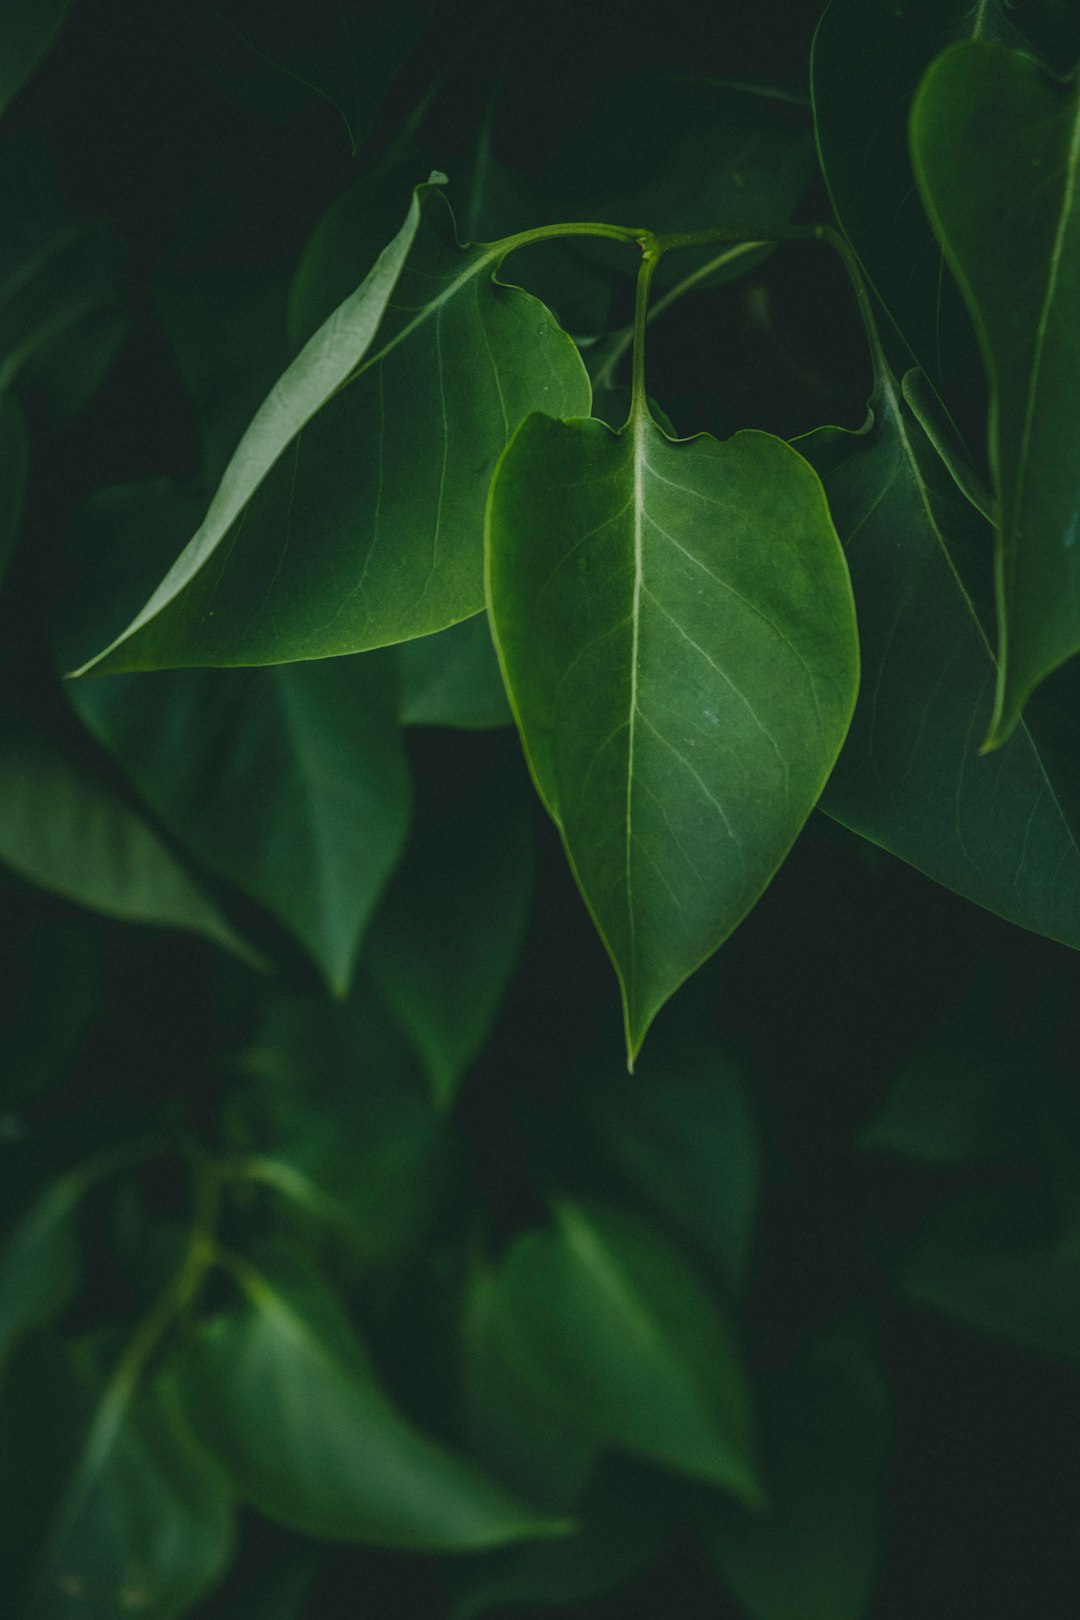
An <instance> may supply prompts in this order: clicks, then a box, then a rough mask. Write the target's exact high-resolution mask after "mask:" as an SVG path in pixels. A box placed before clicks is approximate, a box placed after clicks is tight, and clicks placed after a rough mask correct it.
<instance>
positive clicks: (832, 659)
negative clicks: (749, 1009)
mask: <svg viewBox="0 0 1080 1620" xmlns="http://www.w3.org/2000/svg"><path fill="white" fill-rule="evenodd" d="M488 578H489V599H490V613H491V620H492V626H493V634H494V637H495V643H496V647H497V649H498V652H499V657H500V660H501V662H502V667H503V675H504V678H505V680H506V684H507V690H508V691H509V693H510V698H511V703H512V705H513V708H514V710H515V716H516V719H517V722H518V725H519V728H520V730H521V734H522V739H523V742H524V746H525V751H526V754H527V756H528V759H529V764H530V767H531V769H532V772H533V776H534V778H535V781H536V784H537V787H538V789H539V792H540V795H541V797H542V798H543V800H544V802H545V804H546V805H547V807H548V809H549V811H550V812H551V814H552V816H553V818H554V819H555V821H556V823H557V825H558V826H559V829H560V831H561V833H562V836H563V840H564V843H565V845H566V849H567V853H568V855H569V858H570V862H571V865H572V866H573V869H574V873H575V876H576V878H577V881H578V884H579V886H580V888H581V891H582V894H583V895H584V897H585V901H586V904H587V905H588V907H589V909H590V912H591V913H592V916H593V918H594V920H595V922H596V925H597V927H598V929H599V931H600V934H601V937H602V938H603V940H604V943H605V945H606V947H607V950H608V953H609V955H610V956H611V959H612V962H613V963H614V965H615V969H616V972H617V974H618V977H619V982H620V985H621V987H622V992H623V1006H624V1017H625V1025H626V1043H627V1050H628V1053H629V1056H630V1059H631V1062H632V1061H633V1058H634V1056H635V1054H636V1053H637V1051H638V1049H639V1048H640V1046H641V1043H642V1040H643V1039H644V1037H645V1033H646V1031H647V1030H648V1027H649V1025H650V1023H651V1022H652V1020H653V1018H654V1017H655V1015H656V1013H657V1012H658V1011H659V1009H660V1008H661V1007H662V1006H663V1004H664V1003H665V1001H667V1000H668V998H669V997H670V996H671V995H672V994H673V993H674V992H675V991H676V990H677V989H678V987H679V985H680V984H682V983H683V981H684V980H685V979H687V978H688V977H689V975H690V974H691V973H692V972H693V971H694V970H695V968H697V967H698V966H700V964H701V963H702V962H703V961H705V959H706V958H707V957H709V956H710V955H711V954H712V953H713V951H715V950H716V948H717V946H718V945H720V944H721V943H722V942H723V940H724V939H726V937H727V936H728V934H730V933H731V931H732V929H733V928H735V927H736V925H737V924H738V923H739V922H740V921H741V920H742V918H743V917H744V916H745V915H746V913H747V912H748V911H749V910H750V908H751V907H752V906H753V905H754V903H755V902H756V901H757V899H758V898H759V896H760V895H761V893H762V891H763V890H764V889H765V888H766V886H767V885H768V883H769V881H770V879H771V878H772V876H773V874H774V873H775V871H776V869H777V867H778V866H779V865H780V863H781V862H782V860H783V859H784V856H785V855H786V854H787V852H788V850H789V849H790V847H791V844H792V843H793V841H794V839H795V837H796V834H797V833H798V831H799V828H800V827H801V826H802V824H803V822H804V820H805V819H806V817H807V815H808V814H809V812H810V810H811V808H812V807H813V805H814V803H815V801H816V799H817V797H818V795H819V793H820V792H821V789H822V786H823V785H824V783H825V780H826V778H827V777H828V774H829V771H830V769H831V768H832V765H833V762H834V760H835V759H836V756H837V754H838V753H839V750H840V745H841V743H842V741H843V738H844V733H845V731H846V729H847V724H848V720H849V718H850V715H851V710H852V707H853V704H854V701H855V692H856V687H857V680H858V645H857V640H856V633H855V620H854V611H853V606H852V601H851V593H850V585H849V583H848V578H847V571H846V568H845V566H844V561H843V556H842V553H841V551H840V547H839V544H838V542H837V538H836V533H835V531H834V529H833V526H832V522H831V520H830V518H829V514H828V509H827V507H826V505H825V501H824V497H823V494H822V490H821V486H820V484H819V483H818V481H817V479H816V478H815V477H814V476H813V475H812V473H811V472H810V470H809V469H808V468H807V466H806V465H805V463H804V462H803V461H802V459H801V458H800V457H798V456H797V455H794V454H793V453H792V452H791V450H790V449H789V447H788V446H786V445H784V444H782V443H781V441H779V440H777V439H773V438H771V437H769V436H768V435H767V434H763V433H740V434H737V435H736V436H735V438H733V439H731V440H729V441H727V442H726V443H724V444H720V443H718V442H717V441H716V440H715V439H712V438H709V437H707V436H705V435H701V436H699V437H697V438H694V439H688V440H682V441H679V442H673V441H672V440H670V439H668V438H667V437H666V436H665V435H664V434H663V433H662V432H661V431H660V429H659V428H657V427H656V426H655V424H653V423H652V422H651V421H649V420H648V419H647V418H645V417H641V418H637V419H636V420H635V419H634V418H632V419H631V422H630V423H629V424H628V425H627V427H626V428H624V430H623V431H622V433H620V434H614V433H612V432H611V431H610V429H608V428H607V427H605V426H604V425H603V424H602V423H599V422H588V421H574V422H554V421H551V420H550V419H549V418H547V417H542V416H533V417H530V418H529V420H528V421H526V422H525V423H524V424H523V425H522V427H521V428H520V429H519V431H518V433H517V434H516V436H515V437H514V439H513V440H512V442H511V444H510V446H509V448H508V449H507V451H506V454H505V456H504V458H503V460H502V462H501V463H500V466H499V470H498V473H497V475H496V479H495V482H494V484H493V486H492V491H491V498H490V501H489V507H488Z"/></svg>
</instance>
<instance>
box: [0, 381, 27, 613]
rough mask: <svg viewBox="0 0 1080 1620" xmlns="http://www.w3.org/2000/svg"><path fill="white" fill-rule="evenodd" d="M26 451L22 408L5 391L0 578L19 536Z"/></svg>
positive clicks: (0, 401) (0, 431)
mask: <svg viewBox="0 0 1080 1620" xmlns="http://www.w3.org/2000/svg"><path fill="white" fill-rule="evenodd" d="M29 454H30V446H29V443H28V441H27V436H26V422H25V420H24V419H23V413H22V409H21V407H20V405H19V402H18V400H16V399H15V398H13V396H12V395H10V394H4V395H3V396H0V476H2V477H3V489H2V490H0V581H2V580H3V577H4V575H5V574H6V573H7V567H8V563H9V562H10V561H11V554H12V552H13V551H14V550H15V542H16V540H17V539H18V537H19V525H20V523H21V522H22V508H23V497H24V495H25V493H26V474H27V462H28V460H29Z"/></svg>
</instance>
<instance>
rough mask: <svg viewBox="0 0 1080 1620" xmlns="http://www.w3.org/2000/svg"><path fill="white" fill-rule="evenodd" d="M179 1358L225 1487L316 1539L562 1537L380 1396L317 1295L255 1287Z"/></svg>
mask: <svg viewBox="0 0 1080 1620" xmlns="http://www.w3.org/2000/svg"><path fill="white" fill-rule="evenodd" d="M250 1294H251V1297H250V1298H249V1299H248V1301H247V1303H246V1304H245V1305H244V1307H243V1308H242V1309H239V1310H237V1311H234V1312H233V1313H231V1314H229V1315H226V1316H221V1317H218V1318H217V1319H216V1320H215V1321H213V1322H211V1323H209V1324H207V1325H206V1326H205V1327H204V1328H203V1329H202V1330H201V1332H200V1333H199V1335H198V1337H197V1338H196V1340H195V1341H194V1343H193V1344H192V1346H191V1348H190V1350H189V1351H188V1352H187V1354H186V1356H185V1358H184V1361H183V1363H182V1366H181V1371H180V1380H181V1389H182V1392H183V1400H184V1405H185V1408H186V1410H187V1412H188V1414H189V1416H190V1419H191V1421H192V1423H193V1424H194V1426H195V1428H196V1430H197V1432H198V1433H199V1434H200V1435H201V1437H202V1438H203V1440H204V1442H205V1443H206V1445H207V1446H208V1448H209V1449H210V1450H211V1451H212V1452H213V1453H214V1455H215V1456H216V1457H217V1458H218V1460H219V1462H220V1463H221V1465H222V1466H223V1467H224V1469H225V1470H226V1472H227V1473H228V1475H229V1476H230V1478H231V1479H232V1480H233V1482H234V1484H235V1487H236V1489H237V1491H238V1492H239V1493H240V1495H241V1496H243V1497H244V1498H246V1500H248V1501H249V1502H251V1503H252V1504H253V1505H254V1506H255V1507H257V1508H258V1509H259V1511H260V1512H262V1513H265V1514H266V1515H267V1517H268V1518H271V1519H274V1520H276V1521H277V1522H278V1523H281V1524H285V1525H288V1526H290V1527H291V1528H292V1529H295V1530H300V1531H303V1532H304V1533H306V1534H308V1535H313V1536H318V1537H322V1538H325V1539H327V1540H344V1541H364V1542H370V1543H373V1544H375V1545H377V1546H383V1547H400V1548H411V1549H413V1550H427V1551H435V1550H444V1551H452V1550H455V1549H466V1548H481V1547H493V1546H498V1545H500V1544H501V1543H503V1542H509V1541H517V1540H521V1539H524V1538H527V1537H529V1536H534V1535H545V1534H550V1533H553V1532H554V1533H560V1532H561V1531H562V1530H563V1529H564V1528H565V1527H564V1526H563V1525H562V1524H561V1523H560V1522H559V1521H557V1520H552V1519H546V1518H544V1517H542V1516H541V1515H538V1514H536V1513H534V1512H532V1511H531V1510H530V1509H528V1508H525V1507H523V1506H521V1505H520V1504H519V1503H517V1502H515V1501H514V1500H513V1499H512V1498H511V1497H510V1496H509V1495H508V1494H507V1493H506V1492H505V1491H503V1490H502V1489H501V1487H499V1486H497V1485H496V1484H494V1482H492V1481H491V1480H488V1479H487V1478H485V1476H484V1475H483V1474H481V1473H480V1472H479V1470H478V1469H476V1468H475V1467H474V1466H473V1465H472V1464H471V1463H469V1462H467V1461H466V1460H465V1459H464V1458H461V1457H458V1456H455V1455H454V1454H452V1453H451V1452H449V1451H446V1450H444V1449H443V1448H442V1447H441V1446H439V1445H437V1444H436V1443H435V1442H434V1441H433V1440H430V1439H428V1437H427V1436H426V1435H425V1434H423V1433H422V1432H421V1431H420V1430H419V1429H418V1428H416V1427H415V1425H414V1424H413V1423H412V1422H411V1421H410V1420H409V1419H408V1418H406V1417H405V1416H404V1414H403V1413H401V1412H399V1411H398V1410H397V1408H396V1407H395V1406H394V1405H393V1404H392V1402H391V1401H390V1400H389V1398H388V1397H387V1396H386V1395H385V1394H384V1393H383V1390H382V1389H381V1387H380V1385H379V1383H378V1382H377V1380H376V1377H375V1375H374V1372H373V1371H372V1369H371V1367H370V1366H369V1365H368V1363H367V1360H366V1357H365V1356H364V1354H363V1352H362V1350H361V1348H360V1345H359V1343H358V1341H356V1339H355V1337H354V1336H353V1335H352V1333H351V1330H350V1329H349V1328H348V1326H347V1324H346V1323H345V1322H344V1319H343V1318H342V1316H341V1314H340V1310H339V1308H338V1307H336V1305H335V1303H334V1302H333V1300H332V1299H330V1298H329V1297H328V1296H317V1295H315V1294H312V1293H310V1291H308V1290H304V1291H302V1292H301V1294H299V1295H297V1296H295V1297H291V1298H290V1297H288V1296H287V1295H286V1293H284V1292H281V1291H279V1290H278V1289H277V1288H276V1287H272V1286H271V1285H270V1284H269V1283H268V1282H266V1281H265V1280H260V1281H259V1282H258V1283H257V1284H255V1285H253V1286H252V1288H251V1290H250Z"/></svg>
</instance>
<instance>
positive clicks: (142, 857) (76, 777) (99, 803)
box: [0, 717, 258, 961]
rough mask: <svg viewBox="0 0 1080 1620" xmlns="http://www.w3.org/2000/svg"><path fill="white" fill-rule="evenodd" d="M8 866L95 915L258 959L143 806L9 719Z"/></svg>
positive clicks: (3, 731) (1, 730)
mask: <svg viewBox="0 0 1080 1620" xmlns="http://www.w3.org/2000/svg"><path fill="white" fill-rule="evenodd" d="M0 861H3V862H4V863H5V864H6V865H8V866H10V867H11V868H12V869H13V870H14V871H16V872H18V873H19V874H20V876H22V877H24V878H26V879H27V880H28V881H29V882H31V883H36V884H38V885H39V886H40V887H41V888H43V889H50V890H52V892H53V893H54V894H60V895H63V896H64V898H65V899H67V900H74V901H75V903H76V904H77V905H81V906H87V907H89V909H90V910H91V911H100V912H103V913H104V914H105V915H106V916H107V917H121V918H124V919H125V920H127V921H129V922H141V923H155V924H159V925H164V926H165V927H168V928H190V929H193V930H195V932H197V933H200V934H205V935H206V936H207V937H208V938H209V939H212V940H214V941H216V943H217V944H219V945H224V946H226V947H227V948H228V949H229V950H231V951H234V952H235V953H236V954H237V955H238V956H241V957H243V958H244V959H245V960H246V961H257V960H258V959H257V958H256V957H255V955H254V953H253V952H252V950H251V948H250V947H249V946H248V945H246V944H245V943H244V942H243V940H241V939H240V937H239V936H238V935H237V934H235V933H234V932H233V930H232V928H231V927H230V926H229V924H228V923H227V922H226V921H225V919H224V917H222V916H221V914H220V913H219V912H218V910H217V909H216V907H215V906H214V905H213V904H212V903H211V902H210V900H209V899H208V898H207V897H206V896H205V895H204V894H203V893H202V892H201V891H200V890H199V889H198V888H197V887H196V885H195V884H194V883H193V882H192V880H191V879H190V878H189V877H188V875H187V873H186V872H185V871H184V870H183V868H182V867H181V866H180V865H179V864H178V863H177V861H176V860H175V859H174V858H173V856H172V855H171V854H170V853H169V851H168V850H167V849H166V848H165V846H164V844H162V842H161V840H160V839H159V838H158V837H157V836H156V834H155V833H154V832H152V831H151V829H150V828H149V827H148V826H147V825H146V823H145V822H143V821H142V820H141V819H140V818H139V816H138V815H137V814H136V813H135V811H134V810H132V809H130V808H129V807H128V805H126V804H124V803H123V801H122V800H120V799H118V798H116V797H115V796H114V795H113V794H112V793H110V792H109V790H108V789H107V788H105V787H103V786H102V785H101V784H100V783H99V782H97V781H95V780H94V778H93V777H91V776H89V775H88V774H86V773H85V772H84V771H82V770H81V769H80V768H79V767H77V766H76V765H74V764H73V763H72V762H71V761H69V760H68V759H66V758H65V757H64V755H63V754H61V753H60V752H59V750H58V749H56V748H54V747H53V746H52V744H50V743H49V742H48V741H47V740H46V739H45V738H44V737H43V736H41V735H34V734H32V733H31V732H30V730H29V729H28V728H27V727H25V726H24V725H23V724H22V723H20V722H17V721H15V720H13V719H11V718H9V717H3V719H2V720H0Z"/></svg>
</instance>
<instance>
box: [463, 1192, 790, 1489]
mask: <svg viewBox="0 0 1080 1620" xmlns="http://www.w3.org/2000/svg"><path fill="white" fill-rule="evenodd" d="M557 1213H558V1227H557V1229H556V1230H555V1231H554V1232H541V1231H537V1232H530V1233H527V1234H526V1235H525V1236H524V1237H523V1238H521V1239H519V1240H518V1242H517V1244H516V1245H515V1247H514V1248H513V1249H512V1250H511V1252H510V1254H509V1256H508V1257H507V1259H506V1262H505V1264H504V1266H503V1269H502V1272H501V1273H500V1275H499V1277H498V1279H497V1282H496V1285H495V1286H496V1300H495V1309H496V1310H497V1311H498V1312H499V1313H500V1315H502V1317H503V1318H504V1327H503V1332H504V1339H503V1347H504V1348H503V1353H504V1354H508V1355H512V1356H514V1357H515V1359H516V1363H517V1368H518V1372H519V1375H520V1376H521V1377H522V1378H523V1379H525V1380H526V1381H527V1382H530V1383H532V1384H533V1385H534V1387H535V1388H536V1390H537V1391H538V1393H539V1394H540V1395H541V1396H542V1397H543V1398H544V1399H545V1400H547V1401H548V1402H550V1403H551V1404H552V1405H553V1406H554V1407H555V1408H556V1410H558V1409H560V1408H561V1409H562V1410H563V1411H564V1412H565V1413H566V1414H567V1415H568V1416H569V1417H571V1418H573V1419H575V1420H576V1421H577V1422H578V1423H579V1424H580V1425H581V1427H582V1430H583V1432H584V1434H586V1435H587V1434H592V1435H594V1436H595V1437H596V1438H597V1439H598V1440H601V1441H605V1442H607V1444H609V1445H611V1446H614V1447H617V1448H619V1449H620V1450H624V1451H628V1452H631V1453H634V1454H636V1455H639V1456H644V1457H648V1458H650V1459H651V1460H652V1461H654V1462H658V1463H661V1464H663V1465H664V1466H666V1467H668V1468H671V1469H674V1470H676V1471H678V1472H680V1473H684V1474H688V1475H690V1476H692V1477H694V1478H697V1479H702V1480H706V1481H709V1482H710V1483H712V1484H714V1485H718V1486H720V1487H721V1488H722V1489H724V1490H727V1491H730V1492H732V1493H733V1494H734V1495H735V1496H737V1497H739V1498H741V1499H742V1500H743V1501H745V1502H748V1503H750V1504H752V1505H753V1504H756V1503H758V1502H760V1500H761V1487H760V1485H759V1482H758V1474H757V1467H756V1462H755V1447H754V1439H753V1419H752V1414H751V1409H750V1392H749V1389H748V1387H747V1383H746V1378H745V1374H744V1372H743V1369H742V1364H741V1361H740V1358H739V1353H738V1350H737V1348H736V1345H735V1342H734V1339H733V1337H732V1335H731V1332H730V1329H729V1327H728V1324H727V1322H726V1321H725V1319H724V1316H723V1314H722V1312H721V1310H720V1307H719V1305H718V1303H717V1301H716V1300H714V1299H713V1298H712V1297H711V1295H710V1294H709V1292H708V1291H707V1290H706V1288H705V1287H704V1285H703V1283H702V1282H701V1280H700V1278H699V1277H698V1275H697V1273H696V1272H695V1271H694V1270H693V1268H692V1267H691V1266H690V1265H689V1264H688V1263H687V1261H686V1260H685V1259H684V1258H683V1256H682V1255H681V1254H680V1253H679V1251H678V1250H677V1249H675V1248H673V1247H672V1246H671V1245H670V1244H669V1243H668V1242H666V1241H665V1240H664V1239H663V1238H662V1237H661V1236H660V1235H659V1234H658V1233H656V1232H655V1231H654V1230H653V1229H652V1227H651V1226H649V1224H648V1223H647V1222H645V1221H642V1220H641V1219H640V1217H638V1216H631V1215H629V1214H628V1213H626V1212H624V1211H622V1210H619V1209H615V1208H613V1207H612V1208H603V1207H600V1206H596V1207H591V1206H590V1207H584V1206H578V1205H571V1204H564V1205H562V1206H560V1208H559V1210H558V1212H557Z"/></svg>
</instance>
